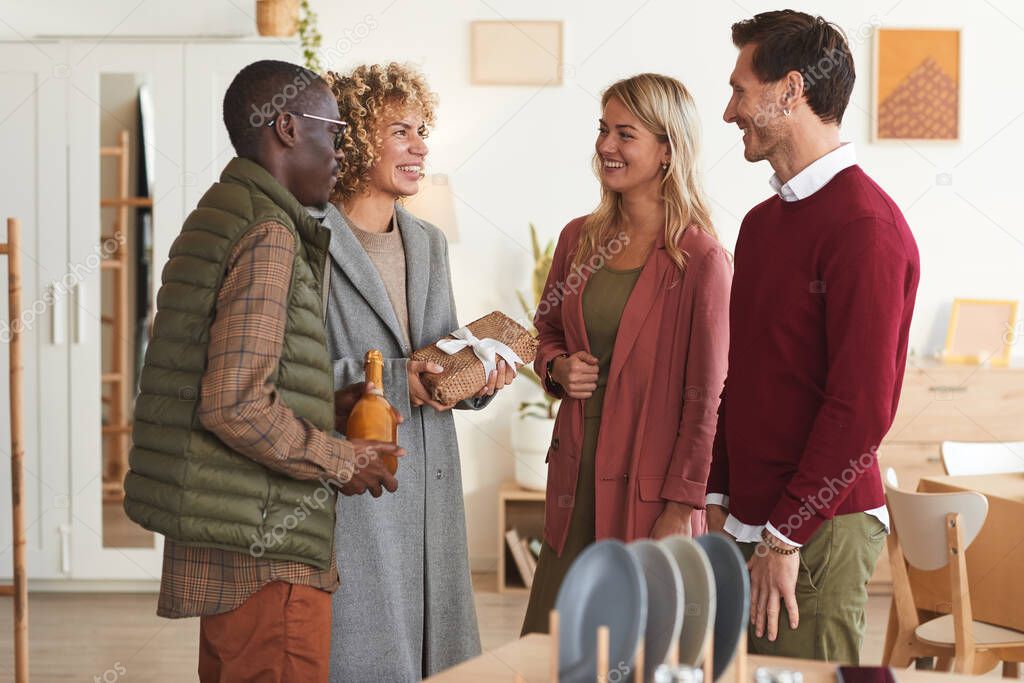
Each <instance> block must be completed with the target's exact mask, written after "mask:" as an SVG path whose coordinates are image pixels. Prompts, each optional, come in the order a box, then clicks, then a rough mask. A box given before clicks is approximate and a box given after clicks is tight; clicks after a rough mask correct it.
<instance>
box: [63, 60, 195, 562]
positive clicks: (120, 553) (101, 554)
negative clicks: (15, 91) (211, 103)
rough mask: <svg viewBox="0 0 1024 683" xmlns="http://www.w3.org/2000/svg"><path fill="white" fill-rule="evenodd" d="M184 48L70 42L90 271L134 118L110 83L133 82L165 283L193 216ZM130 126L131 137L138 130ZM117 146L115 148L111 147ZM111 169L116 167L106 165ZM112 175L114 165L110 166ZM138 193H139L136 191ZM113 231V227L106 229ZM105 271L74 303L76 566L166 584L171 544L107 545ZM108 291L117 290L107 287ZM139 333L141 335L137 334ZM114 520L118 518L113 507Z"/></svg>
mask: <svg viewBox="0 0 1024 683" xmlns="http://www.w3.org/2000/svg"><path fill="white" fill-rule="evenodd" d="M182 59H183V46H182V44H181V43H163V42H158V41H154V42H150V43H130V42H117V41H111V40H107V41H104V42H100V43H95V42H92V41H90V42H89V43H86V42H80V43H79V42H75V43H71V45H70V48H69V64H70V68H71V79H70V88H69V91H68V107H67V109H68V131H69V158H68V163H69V167H70V174H69V175H70V180H69V195H68V196H69V215H70V217H71V225H70V229H69V233H68V234H69V239H68V243H69V253H68V258H69V259H70V260H71V262H72V263H76V264H90V263H95V262H96V257H97V255H99V256H100V257H103V256H105V255H106V253H105V250H106V246H105V245H104V244H101V213H100V194H101V187H100V175H101V161H100V147H101V135H100V131H101V126H103V125H107V126H108V129H109V125H110V124H111V119H113V120H114V122H115V123H116V122H118V117H119V116H122V117H127V114H125V113H123V112H121V111H120V110H114V109H111V108H110V107H105V106H104V102H103V97H104V92H108V93H109V90H108V91H102V87H101V86H102V85H103V84H109V83H111V80H110V78H108V79H107V80H104V77H105V76H108V75H111V74H120V75H123V76H125V77H129V76H132V77H134V78H136V79H137V82H138V83H144V84H145V85H146V86H147V87H148V89H149V92H150V93H151V97H152V104H153V107H152V110H153V112H154V116H153V125H152V132H153V138H152V142H151V143H150V146H149V147H148V148H147V150H146V151H147V155H148V157H149V159H151V160H152V161H153V171H152V178H151V179H150V180H151V188H152V197H153V202H154V204H153V236H152V240H153V242H152V243H153V253H154V257H155V260H156V268H154V272H153V287H154V288H155V287H156V286H157V285H158V284H159V272H160V271H159V266H160V265H161V264H162V261H163V259H164V257H165V256H166V253H167V249H168V247H169V245H170V243H171V241H172V240H173V239H174V237H175V236H176V235H177V234H178V231H179V230H180V228H181V223H182V219H183V216H184V205H183V196H184V193H183V189H182V187H183V184H184V183H185V182H187V180H186V170H185V164H184V145H183V140H184V126H183V121H182V110H183V79H182ZM130 127H131V126H130V123H129V122H128V121H127V118H126V120H125V128H126V129H127V128H130ZM102 144H103V145H109V144H110V141H109V140H104V141H102ZM102 163H103V164H108V163H115V162H114V161H110V160H108V161H104V162H102ZM103 168H105V166H104V167H103ZM131 189H132V190H133V194H134V187H133V188H131ZM104 227H105V230H106V231H108V232H109V229H110V226H109V224H108V225H106V226H104ZM103 270H104V268H102V267H98V268H86V270H85V272H84V274H83V277H82V279H81V282H80V284H79V285H78V287H77V290H76V292H75V296H74V297H73V299H72V308H73V311H74V313H73V315H72V320H71V325H70V330H69V333H70V340H71V341H70V364H71V367H70V369H71V388H70V389H71V390H70V403H71V424H72V430H73V438H72V441H71V485H72V491H73V495H72V498H71V514H72V522H71V555H72V557H71V567H72V577H73V578H76V579H159V577H160V567H161V552H162V546H163V544H162V538H161V537H159V536H158V535H155V534H154V535H151V538H152V543H149V542H148V540H147V541H146V544H145V545H144V546H142V547H112V546H111V544H110V543H109V542H108V543H105V542H104V537H105V536H108V535H109V532H108V530H107V529H105V528H104V506H103V462H102V459H103V458H102V455H101V453H102V448H103V446H102V443H103V441H102V439H103V434H102V429H101V420H102V417H103V415H104V412H103V409H102V406H101V400H100V397H101V393H100V392H101V382H102V381H104V378H103V377H102V376H101V375H102V372H103V371H102V367H103V365H102V360H101V359H102V358H103V353H104V349H103V343H104V341H103V340H104V338H105V337H106V338H107V339H108V340H109V338H110V332H109V330H108V331H107V332H106V333H105V332H104V324H105V323H104V322H103V320H101V318H102V317H103V316H101V310H102V305H103V304H102V301H101V287H102V286H103V280H102V279H101V278H102V276H103V273H102V271H103ZM108 286H109V285H108ZM134 327H135V326H133V328H134ZM107 514H108V515H109V514H110V509H109V503H108V510H107Z"/></svg>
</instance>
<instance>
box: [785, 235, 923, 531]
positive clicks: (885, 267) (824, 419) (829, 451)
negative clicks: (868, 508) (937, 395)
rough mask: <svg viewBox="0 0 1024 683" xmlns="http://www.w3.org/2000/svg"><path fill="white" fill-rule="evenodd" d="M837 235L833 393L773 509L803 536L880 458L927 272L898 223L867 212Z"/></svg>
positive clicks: (829, 307) (830, 325)
mask: <svg viewBox="0 0 1024 683" xmlns="http://www.w3.org/2000/svg"><path fill="white" fill-rule="evenodd" d="M836 235H837V236H836V238H835V239H834V240H833V244H831V245H829V247H828V248H827V249H826V250H825V252H824V256H823V261H822V267H821V275H822V281H823V284H824V296H825V328H826V329H825V331H826V342H827V358H828V379H827V381H826V384H825V388H824V389H825V390H824V397H823V401H822V404H821V407H820V408H819V409H818V413H817V415H816V417H815V420H814V424H813V427H812V429H811V433H810V436H809V438H808V439H807V442H806V445H805V447H804V450H803V454H802V455H801V459H800V464H799V466H798V469H797V471H796V473H795V474H794V475H793V477H792V478H791V479H790V481H789V484H788V485H787V486H786V489H785V490H784V492H783V494H782V497H781V499H780V500H779V501H778V502H777V503H776V505H775V508H774V510H773V511H772V513H771V515H770V516H769V518H768V521H769V522H770V523H771V525H772V526H773V527H774V528H776V529H778V530H779V532H780V533H781V534H782V535H784V536H786V537H788V538H790V539H792V540H793V541H794V542H795V543H805V542H807V540H808V539H809V538H810V537H811V536H812V535H813V534H814V532H815V531H816V530H817V529H818V527H819V526H821V524H822V522H824V521H825V520H827V519H831V518H832V517H833V516H834V515H835V510H836V509H837V508H838V507H839V505H840V503H842V501H843V500H845V499H846V497H847V496H848V495H849V494H850V491H851V489H852V484H854V483H855V482H856V481H857V480H859V479H860V478H861V477H862V476H864V475H865V473H867V472H870V471H873V470H874V469H875V468H876V467H877V448H878V445H879V443H880V442H881V441H882V438H883V437H884V436H885V434H886V432H887V431H888V430H889V427H890V426H891V425H892V419H893V414H894V406H895V403H896V399H897V398H898V396H897V392H898V387H899V377H900V373H901V372H902V368H899V367H897V363H898V358H899V356H900V349H901V345H903V346H905V344H906V338H905V336H904V335H905V334H906V330H905V321H906V319H907V318H908V317H909V314H910V312H909V311H908V310H907V301H908V298H910V299H912V297H913V294H914V291H913V290H914V288H915V287H916V282H917V269H918V265H917V261H916V257H912V256H909V255H908V251H907V249H906V247H905V245H904V244H903V242H902V239H901V237H900V235H899V232H898V231H897V229H896V228H895V226H893V225H892V224H891V223H888V222H886V221H884V220H879V219H876V218H864V219H858V220H855V221H852V222H850V223H848V224H846V225H844V226H842V228H841V229H840V230H839V231H837V233H836Z"/></svg>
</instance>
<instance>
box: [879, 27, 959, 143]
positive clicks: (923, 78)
mask: <svg viewBox="0 0 1024 683" xmlns="http://www.w3.org/2000/svg"><path fill="white" fill-rule="evenodd" d="M874 48H875V49H874V52H875V54H874V57H875V58H874V68H875V73H874V83H873V85H874V112H873V116H872V117H871V124H872V125H871V128H872V138H873V139H874V140H876V141H877V140H957V139H958V138H959V137H960V31H959V30H958V29H895V28H879V29H878V30H877V31H875V44H874Z"/></svg>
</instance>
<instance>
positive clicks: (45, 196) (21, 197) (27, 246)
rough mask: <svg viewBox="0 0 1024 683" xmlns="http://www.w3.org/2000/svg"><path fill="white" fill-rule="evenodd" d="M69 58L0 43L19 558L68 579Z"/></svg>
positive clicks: (47, 49)
mask: <svg viewBox="0 0 1024 683" xmlns="http://www.w3.org/2000/svg"><path fill="white" fill-rule="evenodd" d="M67 77H68V71H67V56H66V52H65V48H64V46H63V45H61V44H59V43H54V42H45V41H40V42H36V43H34V44H29V43H0V92H2V93H3V98H2V100H0V150H3V163H2V164H0V221H2V223H3V224H2V225H0V241H2V242H6V241H7V227H6V222H7V221H6V219H7V217H8V216H13V217H17V218H20V219H21V224H22V228H21V229H22V246H21V252H22V253H21V262H22V292H21V305H22V310H23V313H22V315H21V318H20V321H21V324H22V330H23V332H22V339H23V343H22V363H23V366H24V374H23V381H22V393H23V396H22V402H23V405H22V409H23V425H22V430H23V434H24V448H25V461H24V462H25V467H24V481H25V498H24V503H23V505H24V515H25V527H26V532H27V533H26V561H27V569H28V574H29V576H30V577H32V578H43V579H54V578H60V577H62V576H67V575H68V570H69V568H70V566H69V565H68V564H67V563H68V561H69V560H70V555H69V554H67V553H65V554H63V555H62V552H61V548H62V543H61V539H62V538H64V539H67V538H68V536H67V534H68V532H69V530H70V527H69V524H70V522H71V510H70V506H69V501H70V500H71V497H72V494H73V491H74V489H73V487H72V485H71V481H70V476H69V474H70V473H69V460H68V446H69V444H68V410H69V400H68V395H67V388H68V379H67V378H68V346H67V321H68V297H67V296H65V295H62V293H61V291H62V288H63V287H64V286H65V283H64V282H62V281H63V280H64V278H63V276H64V275H65V273H66V264H67V253H68V244H67V199H66V187H67V146H66V145H67V138H66V135H65V126H64V116H65V112H66V106H65V95H66V89H67ZM7 281H8V280H7V259H6V257H5V258H0V291H2V297H0V298H2V301H0V310H2V313H0V316H2V317H0V319H2V321H3V322H2V323H0V325H2V328H3V331H4V334H3V339H2V343H0V377H2V378H3V380H0V386H2V387H3V389H2V391H0V455H2V457H0V520H3V523H2V525H0V577H2V578H9V577H10V576H11V575H12V571H13V570H12V559H13V552H12V547H11V539H12V530H11V524H10V521H9V520H10V519H11V516H10V515H11V512H10V510H11V479H10V476H11V475H10V465H9V464H8V463H9V458H10V443H11V441H10V431H9V417H8V416H9V415H10V410H9V403H8V401H9V398H8V390H7V378H8V355H7V351H8V346H7V341H8V337H7V334H6V333H7V330H8V327H7V326H8V323H7V321H8V319H9V315H8V313H9V312H8V309H7Z"/></svg>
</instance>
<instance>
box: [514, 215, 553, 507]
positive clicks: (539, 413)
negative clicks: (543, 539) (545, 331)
mask: <svg viewBox="0 0 1024 683" xmlns="http://www.w3.org/2000/svg"><path fill="white" fill-rule="evenodd" d="M530 242H531V244H532V247H533V283H532V284H533V292H532V293H533V305H532V306H531V305H530V302H529V301H528V300H527V299H526V297H525V296H524V295H523V293H522V292H520V291H516V296H517V297H518V298H519V304H520V305H521V306H522V307H523V313H524V314H525V316H526V318H527V320H531V321H532V320H533V314H534V312H535V311H536V310H537V306H539V305H540V299H541V296H543V294H544V283H545V282H547V279H548V271H550V270H551V259H552V256H553V255H554V251H555V241H554V240H549V241H548V242H547V244H545V245H544V247H543V249H542V248H541V246H540V242H539V241H538V239H537V228H536V227H535V226H534V225H533V223H530ZM530 329H531V331H532V332H533V333H534V334H536V333H537V330H536V328H534V327H533V326H532V322H531V326H530ZM519 374H521V375H523V376H524V377H526V378H528V379H529V380H530V381H531V382H533V384H534V385H536V391H537V392H539V395H538V396H536V398H534V400H531V401H523V402H522V403H520V404H519V410H517V411H516V413H515V414H514V415H513V416H512V430H511V431H512V452H513V454H514V455H515V458H516V483H518V484H519V485H520V486H522V487H523V488H527V489H532V490H535V491H543V490H544V489H545V488H546V487H547V471H548V470H547V464H546V463H545V462H544V461H545V459H546V458H547V454H548V446H549V445H550V443H551V431H552V429H553V428H554V425H555V414H556V413H557V412H558V403H559V401H558V399H557V398H554V397H553V396H551V395H550V394H548V393H547V392H546V391H544V386H543V383H542V382H541V379H540V377H538V376H537V373H536V372H534V371H533V368H531V367H529V366H524V367H522V368H520V369H519Z"/></svg>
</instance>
